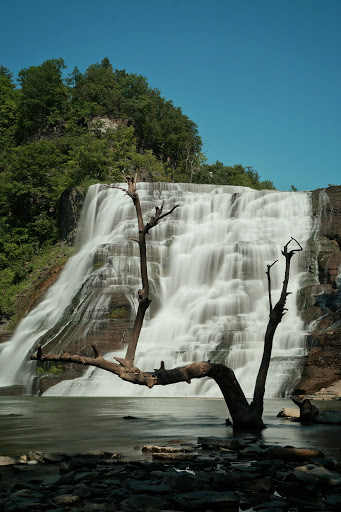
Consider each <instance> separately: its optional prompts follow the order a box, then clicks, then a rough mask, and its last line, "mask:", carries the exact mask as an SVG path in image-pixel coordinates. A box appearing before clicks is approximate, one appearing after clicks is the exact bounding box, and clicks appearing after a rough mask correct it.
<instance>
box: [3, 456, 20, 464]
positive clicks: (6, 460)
mask: <svg viewBox="0 0 341 512" xmlns="http://www.w3.org/2000/svg"><path fill="white" fill-rule="evenodd" d="M12 464H17V461H16V460H15V459H13V457H5V456H0V466H11V465H12Z"/></svg>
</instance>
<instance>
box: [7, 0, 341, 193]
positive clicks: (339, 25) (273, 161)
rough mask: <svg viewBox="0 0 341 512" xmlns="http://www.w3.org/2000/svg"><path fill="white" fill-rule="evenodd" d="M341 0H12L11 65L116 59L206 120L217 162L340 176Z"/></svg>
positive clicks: (340, 180) (311, 183) (265, 172)
mask: <svg viewBox="0 0 341 512" xmlns="http://www.w3.org/2000/svg"><path fill="white" fill-rule="evenodd" d="M340 54H341V0H318V1H317V0H233V1H232V0H225V1H220V0H182V1H180V0H157V1H156V0H145V1H142V0H139V1H136V0H130V1H129V2H123V1H122V0H121V1H116V0H97V1H96V2H95V1H89V0H82V1H80V0H68V1H66V0H59V1H58V2H56V1H55V0H54V1H51V0H26V1H25V0H16V1H15V2H12V1H9V0H3V1H2V3H1V19H0V64H3V65H5V66H7V67H8V68H9V69H10V70H11V71H12V72H13V73H14V75H15V76H16V75H17V73H18V71H19V70H20V69H23V68H26V67H29V66H34V65H39V64H41V63H42V62H43V61H45V60H47V59H50V58H59V57H62V58H63V59H64V61H65V64H66V66H67V72H68V73H69V72H71V71H72V69H73V68H74V66H78V67H79V69H80V70H81V71H85V69H86V68H87V66H89V65H90V64H93V63H95V62H100V61H101V60H102V59H103V58H104V57H106V56H107V57H108V58H109V59H110V61H111V63H112V65H113V67H114V68H117V69H126V71H127V72H129V73H136V74H142V75H143V76H145V77H146V78H147V79H148V82H149V85H150V86H152V87H157V88H158V89H160V91H161V93H162V95H163V96H165V97H166V98H167V99H171V100H173V102H174V104H175V105H176V106H180V107H181V108H182V110H183V112H184V113H185V114H186V115H188V117H189V118H190V119H192V120H193V121H194V122H195V123H197V125H198V127H199V133H200V135H201V137H202V139H203V141H204V153H205V154H206V157H207V159H208V162H209V163H213V162H215V161H216V160H220V161H222V162H224V164H226V165H234V164H237V163H241V164H243V165H251V166H254V168H255V169H256V170H257V171H258V172H259V173H260V175H261V178H262V179H270V180H272V181H273V182H274V184H275V186H276V188H278V189H282V190H289V189H290V186H291V185H292V184H293V185H294V186H295V187H297V188H298V189H299V190H308V189H315V188H321V187H326V186H328V184H339V185H340V184H341V172H340V171H341V169H340V162H341V137H340V131H341V129H340V122H341V115H340V114H341V108H340V96H341V66H340V56H341V55H340Z"/></svg>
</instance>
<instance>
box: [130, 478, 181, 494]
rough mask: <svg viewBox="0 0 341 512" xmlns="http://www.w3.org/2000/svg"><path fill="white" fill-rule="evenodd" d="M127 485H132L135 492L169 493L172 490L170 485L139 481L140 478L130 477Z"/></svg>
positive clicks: (131, 487)
mask: <svg viewBox="0 0 341 512" xmlns="http://www.w3.org/2000/svg"><path fill="white" fill-rule="evenodd" d="M125 484H126V485H128V487H130V489H131V490H132V491H134V493H141V494H168V493H170V492H171V491H172V488H171V486H170V485H162V484H161V485H160V484H157V483H148V482H139V481H138V480H133V479H131V478H129V479H128V480H127V481H126V482H125Z"/></svg>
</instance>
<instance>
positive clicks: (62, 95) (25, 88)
mask: <svg viewBox="0 0 341 512" xmlns="http://www.w3.org/2000/svg"><path fill="white" fill-rule="evenodd" d="M64 68H65V65H64V61H63V59H61V58H60V59H51V60H47V61H45V62H43V64H41V65H40V66H31V67H29V68H27V69H22V70H21V71H19V83H20V85H21V96H20V102H19V108H18V132H17V135H18V140H19V141H25V140H28V139H40V138H41V136H42V135H44V134H45V133H46V132H48V131H50V130H52V129H54V128H56V127H58V126H60V125H61V124H63V122H64V120H65V117H66V111H67V88H66V85H65V84H64V82H63V79H62V70H63V69H64Z"/></svg>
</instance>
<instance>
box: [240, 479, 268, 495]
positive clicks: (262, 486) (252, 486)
mask: <svg viewBox="0 0 341 512" xmlns="http://www.w3.org/2000/svg"><path fill="white" fill-rule="evenodd" d="M272 488H273V485H272V481H271V480H270V479H269V478H256V479H255V480H251V481H250V482H245V489H248V490H249V491H256V492H270V491H271V490H272Z"/></svg>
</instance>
